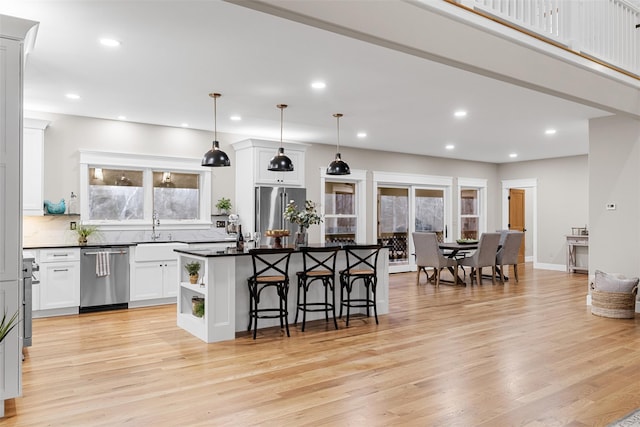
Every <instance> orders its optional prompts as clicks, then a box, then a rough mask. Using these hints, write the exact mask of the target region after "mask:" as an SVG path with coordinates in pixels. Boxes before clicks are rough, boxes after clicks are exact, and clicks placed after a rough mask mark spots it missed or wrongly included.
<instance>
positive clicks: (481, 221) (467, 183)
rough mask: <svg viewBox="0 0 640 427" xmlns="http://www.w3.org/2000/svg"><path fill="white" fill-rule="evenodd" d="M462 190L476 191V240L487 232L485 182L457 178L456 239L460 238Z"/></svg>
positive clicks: (480, 179) (477, 179)
mask: <svg viewBox="0 0 640 427" xmlns="http://www.w3.org/2000/svg"><path fill="white" fill-rule="evenodd" d="M462 190H478V215H477V216H478V238H479V237H480V235H481V234H482V233H485V232H486V231H487V180H486V179H482V178H458V227H457V230H456V238H457V239H459V238H461V237H462V218H466V217H474V215H462Z"/></svg>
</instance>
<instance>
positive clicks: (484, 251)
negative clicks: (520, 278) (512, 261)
mask: <svg viewBox="0 0 640 427" xmlns="http://www.w3.org/2000/svg"><path fill="white" fill-rule="evenodd" d="M499 244H500V233H482V235H481V236H480V241H479V242H478V250H476V251H475V252H474V253H473V255H471V256H468V257H466V258H463V259H461V260H459V261H458V265H461V266H466V267H471V274H470V275H471V284H473V279H474V272H475V275H476V282H477V283H478V284H479V285H481V284H482V268H483V267H491V282H492V283H493V284H494V285H495V283H496V255H497V253H498V246H499Z"/></svg>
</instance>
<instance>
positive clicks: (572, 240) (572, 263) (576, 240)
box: [567, 234, 589, 273]
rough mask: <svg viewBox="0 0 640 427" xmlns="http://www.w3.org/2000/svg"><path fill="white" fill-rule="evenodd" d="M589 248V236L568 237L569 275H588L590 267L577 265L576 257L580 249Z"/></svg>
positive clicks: (572, 235) (574, 235) (573, 235)
mask: <svg viewBox="0 0 640 427" xmlns="http://www.w3.org/2000/svg"><path fill="white" fill-rule="evenodd" d="M580 247H582V248H587V249H588V248H589V235H588V234H570V235H567V272H569V273H588V272H589V266H578V265H576V255H577V249H578V248H580Z"/></svg>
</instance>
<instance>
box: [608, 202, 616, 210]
mask: <svg viewBox="0 0 640 427" xmlns="http://www.w3.org/2000/svg"><path fill="white" fill-rule="evenodd" d="M607 210H608V211H615V210H616V204H615V203H607Z"/></svg>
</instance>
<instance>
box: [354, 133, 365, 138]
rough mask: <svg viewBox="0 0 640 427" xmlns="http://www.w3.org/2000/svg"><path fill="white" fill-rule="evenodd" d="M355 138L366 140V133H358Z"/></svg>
mask: <svg viewBox="0 0 640 427" xmlns="http://www.w3.org/2000/svg"><path fill="white" fill-rule="evenodd" d="M356 136H357V137H358V138H366V137H367V133H366V132H358V133H357V134H356Z"/></svg>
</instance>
